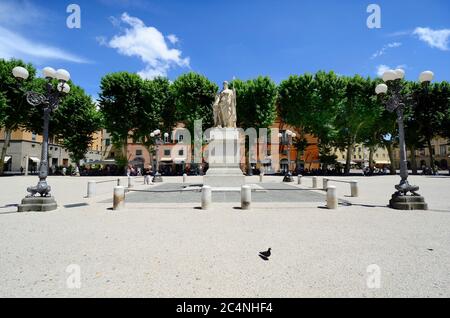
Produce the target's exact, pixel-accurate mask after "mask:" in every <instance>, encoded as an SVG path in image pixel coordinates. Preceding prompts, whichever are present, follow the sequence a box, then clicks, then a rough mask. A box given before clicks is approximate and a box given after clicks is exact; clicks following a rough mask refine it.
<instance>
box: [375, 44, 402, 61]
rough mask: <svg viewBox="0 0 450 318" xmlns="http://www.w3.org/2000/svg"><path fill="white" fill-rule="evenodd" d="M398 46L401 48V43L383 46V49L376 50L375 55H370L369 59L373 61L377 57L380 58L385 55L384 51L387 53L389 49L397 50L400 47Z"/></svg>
mask: <svg viewBox="0 0 450 318" xmlns="http://www.w3.org/2000/svg"><path fill="white" fill-rule="evenodd" d="M400 46H402V43H400V42H393V43H389V44H386V45H385V46H383V48H382V49H381V50H378V51H377V52H375V53H374V54H373V55H372V57H371V59H372V60H373V59H376V58H377V57H380V56H382V55H384V54H386V51H387V50H389V49H395V48H398V47H400Z"/></svg>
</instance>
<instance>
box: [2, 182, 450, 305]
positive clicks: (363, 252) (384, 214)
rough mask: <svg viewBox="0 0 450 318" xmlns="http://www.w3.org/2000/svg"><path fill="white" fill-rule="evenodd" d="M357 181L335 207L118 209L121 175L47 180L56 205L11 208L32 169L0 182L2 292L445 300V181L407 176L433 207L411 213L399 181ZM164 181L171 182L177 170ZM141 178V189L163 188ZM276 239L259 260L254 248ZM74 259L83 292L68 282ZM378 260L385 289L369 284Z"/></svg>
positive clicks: (448, 284)
mask: <svg viewBox="0 0 450 318" xmlns="http://www.w3.org/2000/svg"><path fill="white" fill-rule="evenodd" d="M100 179H101V180H103V179H104V178H100ZM113 179H114V178H111V180H113ZM249 179H250V182H251V183H257V177H252V178H249ZM356 179H357V180H358V181H359V182H360V197H359V198H350V197H348V195H349V194H350V193H349V191H350V190H349V188H348V185H345V184H336V186H337V187H338V194H339V197H340V199H344V200H345V201H348V202H349V203H350V204H351V205H345V206H343V205H342V206H340V208H339V209H338V210H334V211H331V210H327V209H324V208H323V207H324V205H325V201H323V202H300V201H299V202H290V203H282V202H280V201H278V202H277V201H274V202H269V201H264V202H263V201H261V202H255V203H254V206H253V209H252V210H250V211H245V212H244V211H241V210H239V209H236V208H235V207H236V206H237V204H236V202H231V203H223V202H222V203H221V202H216V203H214V204H213V207H212V209H211V210H208V211H202V210H199V209H198V207H199V206H200V202H190V203H189V202H187V203H181V202H173V203H161V202H160V203H152V202H149V203H146V202H135V203H131V202H127V204H126V208H125V209H124V210H122V211H111V210H109V208H110V207H111V203H109V201H110V199H111V197H112V188H113V186H114V182H111V183H106V184H102V185H98V189H97V192H98V196H97V197H95V198H94V199H86V198H84V197H85V195H86V184H87V181H88V180H89V179H87V178H71V177H67V178H64V177H59V178H58V177H50V178H49V182H50V184H51V185H52V187H53V189H54V194H55V197H56V199H57V201H58V203H59V205H60V208H59V210H57V211H54V212H48V213H16V212H15V207H14V206H11V204H17V203H18V202H20V199H21V198H22V197H23V196H24V195H25V189H26V186H27V185H29V184H33V183H34V182H35V177H28V178H27V177H11V178H0V187H1V188H2V190H3V191H2V193H1V194H0V207H1V208H0V231H1V233H2V240H1V241H0V255H1V260H0V296H2V297H5V296H13V297H18V296H50V297H56V296H58V297H59V296H61V297H82V296H88V297H133V296H136V297H315V296H317V297H421V296H423V297H450V267H449V265H448V264H450V250H449V248H448V247H449V246H450V231H449V228H450V202H449V200H448V199H447V197H448V193H449V192H450V191H449V190H450V178H448V177H440V178H431V177H412V181H413V182H414V183H415V184H419V185H420V186H421V187H422V189H421V194H423V195H424V196H425V198H426V199H427V202H428V203H429V204H430V208H431V209H432V210H431V211H414V212H401V211H393V210H390V209H388V208H386V204H387V200H388V199H389V196H390V194H391V192H392V189H393V185H394V184H395V183H396V182H397V181H398V177H390V176H387V177H374V178H356ZM280 180H281V179H280V177H267V178H266V180H265V182H266V183H265V184H264V187H271V188H278V187H284V185H280ZM164 181H165V184H164V185H163V187H168V186H169V185H170V186H173V187H175V188H176V187H178V186H179V184H180V182H181V178H165V180H164ZM189 182H190V183H201V180H200V179H198V178H196V177H190V178H189ZM142 183H143V182H142V180H140V179H139V180H136V188H137V189H158V187H153V186H144V185H142ZM172 183H173V185H172ZM319 184H320V182H319ZM310 185H311V180H310V179H305V181H304V185H303V186H302V187H301V188H303V189H306V190H308V191H306V192H303V191H300V192H298V193H299V194H302V193H310V192H311V190H310V188H309V186H310ZM291 186H295V185H289V187H291ZM292 192H293V193H297V192H294V191H292ZM268 193H271V192H270V191H269V192H268ZM311 193H316V192H314V191H313V192H311ZM288 195H290V194H288ZM317 195H318V196H322V197H323V193H322V192H320V191H317ZM128 199H129V200H131V199H133V196H132V194H131V193H130V194H128ZM280 200H281V199H280ZM192 201H195V200H192ZM319 207H320V208H319ZM269 247H271V248H272V254H273V255H272V257H271V259H270V261H269V262H264V261H262V260H261V259H260V258H259V257H258V252H259V251H262V250H266V249H267V248H269ZM72 264H75V265H77V266H79V268H80V279H81V280H80V281H81V288H79V289H70V288H68V285H67V280H68V279H69V278H70V277H71V276H70V275H71V274H72V272H71V271H70V268H71V267H68V266H69V265H72ZM372 264H376V265H377V266H378V268H379V269H380V274H381V276H380V282H381V285H380V288H379V289H371V288H369V287H368V285H367V281H368V280H369V279H370V275H371V273H368V272H367V270H368V268H369V269H370V267H369V266H370V265H372ZM68 269H69V272H66V270H68Z"/></svg>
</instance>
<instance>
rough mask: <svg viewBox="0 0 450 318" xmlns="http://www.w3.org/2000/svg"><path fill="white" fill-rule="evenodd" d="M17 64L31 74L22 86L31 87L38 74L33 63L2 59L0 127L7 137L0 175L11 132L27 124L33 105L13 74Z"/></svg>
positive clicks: (2, 152) (0, 158) (0, 71)
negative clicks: (27, 99)
mask: <svg viewBox="0 0 450 318" xmlns="http://www.w3.org/2000/svg"><path fill="white" fill-rule="evenodd" d="M16 66H22V67H25V68H26V69H27V70H28V72H29V73H30V76H29V78H28V79H27V80H25V81H23V83H22V88H23V89H24V90H27V89H29V87H30V85H31V83H32V82H33V80H34V76H35V74H36V70H35V68H34V67H33V66H32V65H31V64H25V63H24V62H23V61H21V60H15V59H11V60H8V61H7V60H4V59H0V95H1V96H2V97H1V101H0V103H1V104H2V105H3V106H2V110H1V111H2V113H3V114H2V119H1V120H0V125H1V126H0V128H1V127H2V128H4V129H5V138H4V143H3V147H2V149H1V151H0V152H1V153H0V175H2V174H3V171H4V159H5V156H6V151H7V149H8V146H9V143H10V140H11V134H12V132H13V131H14V130H16V129H19V128H21V127H23V126H24V125H25V123H26V122H27V120H28V118H29V112H30V109H31V106H30V105H29V104H28V103H27V101H26V99H25V96H24V92H23V91H22V90H21V89H19V84H18V83H17V80H16V79H15V78H14V76H13V75H12V70H13V68H14V67H16Z"/></svg>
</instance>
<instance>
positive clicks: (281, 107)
mask: <svg viewBox="0 0 450 318" xmlns="http://www.w3.org/2000/svg"><path fill="white" fill-rule="evenodd" d="M314 85H315V82H314V77H313V75H311V74H304V75H299V76H298V75H292V76H290V77H289V78H288V79H287V80H284V81H282V82H281V83H280V85H279V86H278V112H279V116H280V118H281V120H282V122H283V123H287V124H289V125H291V126H293V127H296V128H297V130H298V131H299V132H300V135H299V136H298V138H297V140H296V144H295V147H296V149H297V155H298V157H297V161H299V160H300V158H301V156H302V154H303V153H304V151H305V150H306V148H307V147H308V146H309V145H308V142H307V141H306V134H307V133H313V128H312V125H311V123H312V120H313V119H312V117H313V114H311V111H310V110H311V108H312V107H313V106H312V105H313V102H314V100H315V99H314V98H315V92H316V91H315V86H314ZM324 159H325V158H324Z"/></svg>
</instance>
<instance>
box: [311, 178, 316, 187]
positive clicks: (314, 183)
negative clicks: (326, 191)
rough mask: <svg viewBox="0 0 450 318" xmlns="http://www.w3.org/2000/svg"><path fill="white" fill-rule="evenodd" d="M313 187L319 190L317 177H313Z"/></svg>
mask: <svg viewBox="0 0 450 318" xmlns="http://www.w3.org/2000/svg"><path fill="white" fill-rule="evenodd" d="M312 187H313V188H314V189H317V177H313V178H312Z"/></svg>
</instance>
